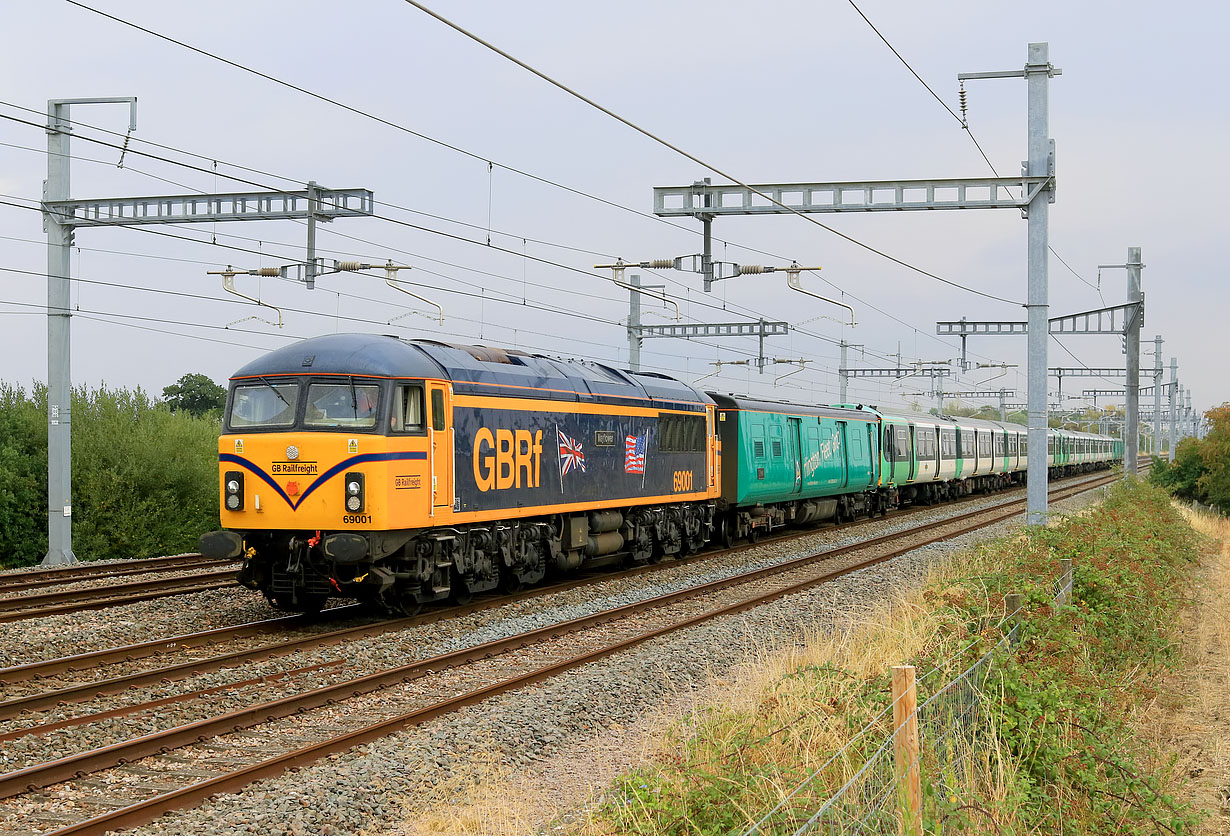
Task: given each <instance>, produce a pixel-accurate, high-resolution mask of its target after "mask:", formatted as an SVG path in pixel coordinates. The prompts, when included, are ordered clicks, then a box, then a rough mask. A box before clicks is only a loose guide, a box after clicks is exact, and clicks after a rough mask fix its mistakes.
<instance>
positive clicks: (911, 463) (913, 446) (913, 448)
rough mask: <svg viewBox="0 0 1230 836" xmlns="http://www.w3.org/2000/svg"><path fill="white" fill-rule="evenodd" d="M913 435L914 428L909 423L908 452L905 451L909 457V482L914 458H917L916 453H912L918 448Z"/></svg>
mask: <svg viewBox="0 0 1230 836" xmlns="http://www.w3.org/2000/svg"><path fill="white" fill-rule="evenodd" d="M914 436H915V428H914V425H913V424H910V452H909V453H907V454H906V455H908V456H909V457H910V481H911V482H913V481H914V460H915V459H917V458H918V457H917V456H916V455H914V451H915V450H917V449H918V444H917V443H916V441H915V438H914Z"/></svg>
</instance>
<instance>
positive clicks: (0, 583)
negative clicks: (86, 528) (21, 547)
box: [0, 554, 237, 595]
mask: <svg viewBox="0 0 1230 836" xmlns="http://www.w3.org/2000/svg"><path fill="white" fill-rule="evenodd" d="M236 562H237V561H235V560H215V559H212V558H208V557H205V556H204V555H200V554H176V555H168V556H166V557H149V558H141V559H134V560H125V561H123V562H122V563H115V562H111V563H75V564H73V565H71V566H55V567H50V568H43V567H34V568H31V569H27V570H25V571H22V572H9V573H7V574H2V575H0V595H3V594H7V593H9V592H20V591H24V590H28V589H42V588H46V587H49V586H56V585H58V584H69V583H78V582H80V581H88V580H94V579H98V578H122V577H131V576H133V575H148V574H151V573H154V572H175V571H181V570H185V569H212V568H215V567H218V566H227V565H232V564H234V563H236Z"/></svg>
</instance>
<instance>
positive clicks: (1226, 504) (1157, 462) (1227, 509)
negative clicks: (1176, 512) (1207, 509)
mask: <svg viewBox="0 0 1230 836" xmlns="http://www.w3.org/2000/svg"><path fill="white" fill-rule="evenodd" d="M1205 416H1206V417H1207V418H1208V419H1209V424H1210V427H1211V429H1210V430H1209V434H1208V436H1207V437H1205V438H1194V437H1189V438H1185V439H1183V441H1181V442H1180V443H1179V446H1178V447H1176V448H1175V458H1174V462H1173V463H1167V462H1166V461H1164V460H1162V459H1161V458H1159V457H1157V456H1154V457H1153V468H1152V469H1151V471H1150V478H1151V479H1152V481H1153V482H1154V483H1156V484H1158V485H1161V486H1162V487H1164V488H1167V489H1169V490H1170V491H1171V492H1172V493H1174V494H1175V495H1176V496H1178V497H1180V498H1182V499H1195V500H1197V501H1198V502H1203V503H1204V504H1206V505H1212V506H1214V507H1216V508H1217V509H1219V510H1220V511H1221V512H1222V513H1230V404H1222V405H1221V406H1219V407H1217V408H1215V409H1210V410H1209V411H1208V412H1206V413H1205Z"/></svg>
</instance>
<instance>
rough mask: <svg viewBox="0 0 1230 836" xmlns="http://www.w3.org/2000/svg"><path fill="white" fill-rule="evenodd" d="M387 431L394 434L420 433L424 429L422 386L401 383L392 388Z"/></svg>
mask: <svg viewBox="0 0 1230 836" xmlns="http://www.w3.org/2000/svg"><path fill="white" fill-rule="evenodd" d="M389 429H391V430H392V431H393V432H395V433H421V432H422V431H423V430H424V429H426V424H425V423H424V420H423V387H422V386H419V385H417V384H410V383H403V384H399V385H398V386H396V387H394V389H393V413H392V415H391V417H390V418H389Z"/></svg>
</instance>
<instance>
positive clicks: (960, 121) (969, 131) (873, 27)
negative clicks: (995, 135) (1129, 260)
mask: <svg viewBox="0 0 1230 836" xmlns="http://www.w3.org/2000/svg"><path fill="white" fill-rule="evenodd" d="M848 2H849V3H850V5H851V6H852V7H853V8H854V10H855V11H856V12H858V15H859V17H861V18H862V19H863V20H864V21H865V22H866V23H867V25H868V26H869V27H871V30H872V31H873V32H875V34H876V35H877V36H878V37H879V38H880V40H881V41H883V42H884V45H885V46H887V47H888V48H889V50H890V51H891V52H892V53H893V55H895V56H897V59H898V60H899V61H900V62H901V63H902V64H903V65H904V66H905V68H906V69H907V70H909V71H910V74H911V75H913V76H914V78H915V79H917V80H918V82H919V83H920V84H921V85H922V86H923V87H925V88H926V90H927V92H928V93H930V94H931V96H932V98H934V99H935V100H936V101H937V102H939V104H940V106H941V107H943V108H944V110H946V111H947V112H948V113H949V114H950V115H951V116H952V117H953V118H954V119H955V120H956V121H957V123H958V124H960V125H961V128H962V129H963V130H964V131H965V132H966V134H967V135H968V136H969V138H970V141H971V142H973V143H974V147H975V148H977V149H978V153H979V154H981V155H982V158H983V160H985V161H986V164H987V166H988V167H989V168H990V169H991V172H992V173H993V174H994V175H995V176H996V177H999V176H1000V174H999V170H998V169H996V167H995V164H994V163H992V162H991V159H990V157H988V156H987V153H986V151H984V150H983V148H982V144H981V143H979V142H978V138H977V137H976V136H974V132H973V130H972V129H971V128H970V126H969V122H968V121H967V120H966V119H963V118H962V117H960V116H958V115H957V114H956V112H955V111H954V110H953V109H952V108H951V107H949V105H948V103H947V102H945V101H944V100H943V99H942V98H941V97H940V96H939V94H937V93H936V92H935V90H934V89H932V87H931V85H930V84H928V83H927V82H926V81H925V80H924V79H923V77H922V76H921V75H919V74H918V72H917V71H916V70H915V69H914V68H913V67H912V66H911V65H910V62H909V61H907V60H906V59H905V57H904V56H903V55H902V54H901V53H900V52H898V50H897V48H896V47H894V46H893V45H892V43H890V42H889V40H888V38H886V37H885V36H884V34H883V33H882V32H880V30H879V29H878V28H877V27H876V25H875V24H874V23H872V22H871V20H870V18H868V17H867V15H866V14H864V13H863V10H862V9H860V8H859V7H858V5H857V4H856V3H855V2H854V0H848ZM1047 249H1048V250H1049V251H1050V253H1051V255H1053V256H1055V258H1056V259H1057V260H1058V261H1059V263H1060V264H1062V265H1063V266H1064V267H1065V268H1066V269H1067V270H1068V272H1069V273H1071V274H1072V275H1073V276H1075V277H1076V278H1077V279H1078V280H1080V281H1081V282H1083V283H1084V284H1086V285H1088V286H1089V287H1090V288H1092V289H1093V290H1095V291H1096V292H1097V294H1098V298H1099V299H1101V301H1102V304H1103V305H1106V298H1105V297H1104V296H1103V295H1102V289H1101V288H1100V287H1098V286H1096V285H1094V284H1093V283H1092V282H1090V281H1088V280H1087V279H1086V278H1085V277H1084V276H1082V275H1081V274H1080V273H1078V272H1077V271H1076V270H1075V269H1073V268H1072V266H1071V265H1070V264H1068V262H1067V261H1065V260H1064V258H1063V257H1062V256H1061V255H1060V254H1059V252H1058V251H1057V250H1056V249H1055V248H1054V247H1053V246H1051V245H1050V244H1049V243H1048V244H1047ZM1056 342H1059V341H1058V340H1056ZM1060 346H1061V347H1062V348H1063V349H1064V351H1067V352H1068V354H1070V355H1071V356H1072V357H1073V359H1076V355H1075V354H1072V352H1071V351H1069V350H1068V348H1067V347H1066V346H1064V345H1063V344H1062V343H1060ZM1078 362H1079V361H1078ZM1082 365H1083V363H1082ZM1086 368H1088V366H1086Z"/></svg>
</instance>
